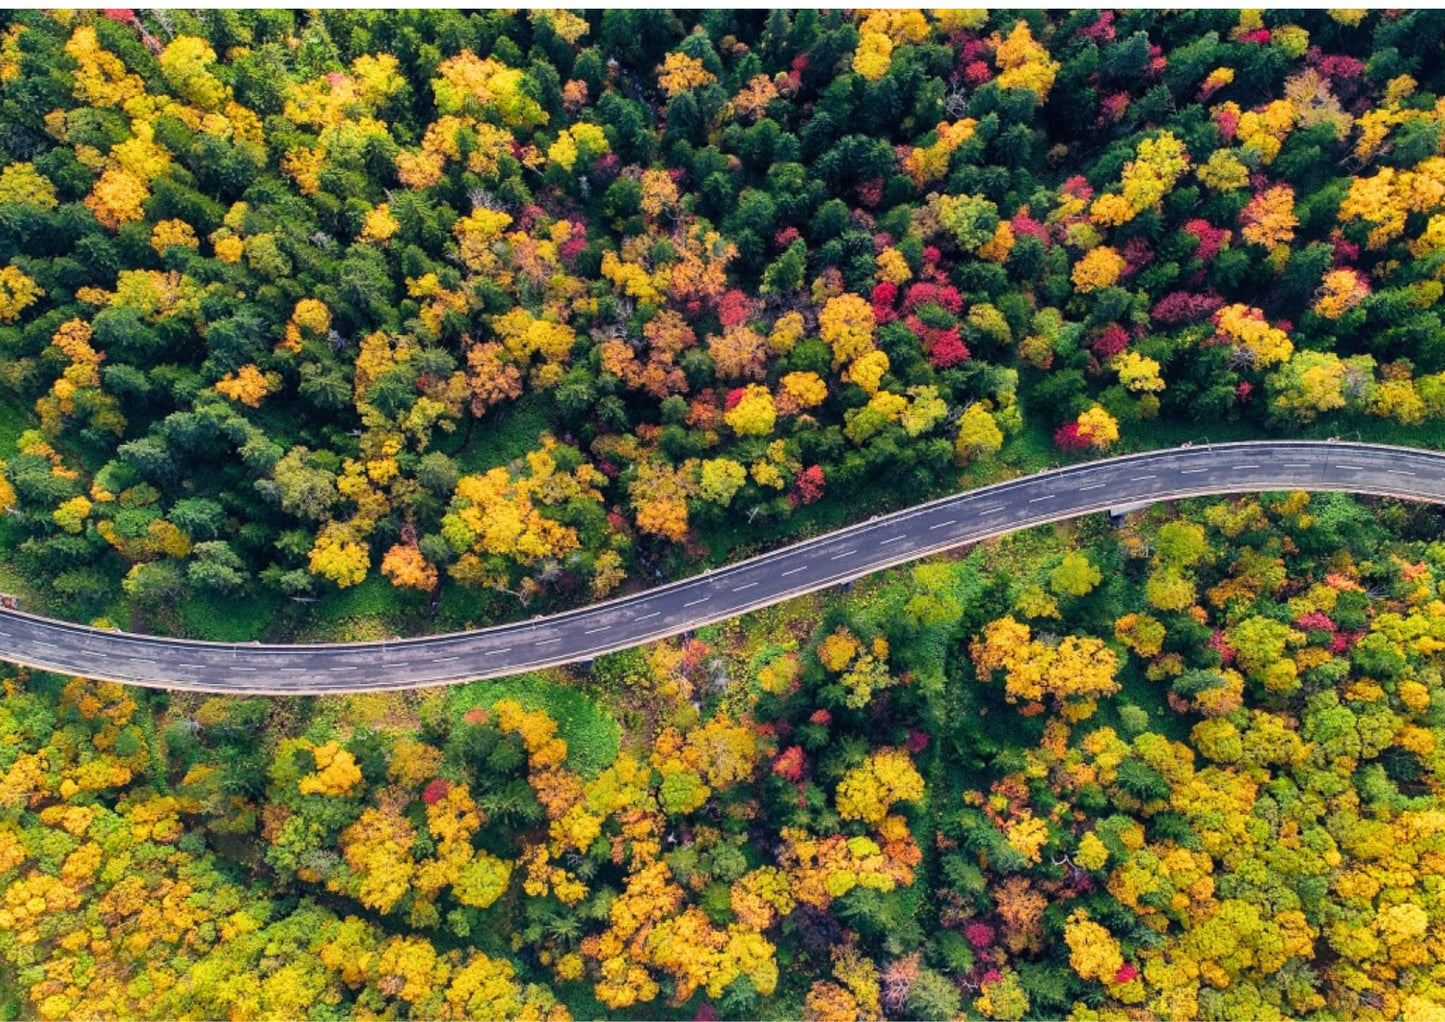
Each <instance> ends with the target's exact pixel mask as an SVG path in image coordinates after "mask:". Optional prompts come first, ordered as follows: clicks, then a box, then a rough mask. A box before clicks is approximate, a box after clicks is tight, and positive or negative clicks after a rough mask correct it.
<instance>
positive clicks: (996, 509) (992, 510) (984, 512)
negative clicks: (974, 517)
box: [979, 507, 1003, 517]
mask: <svg viewBox="0 0 1445 1022" xmlns="http://www.w3.org/2000/svg"><path fill="white" fill-rule="evenodd" d="M1002 510H1003V508H1001V507H987V508H984V509H983V510H982V511H980V512H979V517H982V516H984V515H996V514H998V513H999V512H1000V511H1002Z"/></svg>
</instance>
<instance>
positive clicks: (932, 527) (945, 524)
mask: <svg viewBox="0 0 1445 1022" xmlns="http://www.w3.org/2000/svg"><path fill="white" fill-rule="evenodd" d="M957 521H958V519H957V518H950V519H949V520H948V521H946V522H938V523H937V524H935V525H930V526H929V527H928V531H929V532H932V531H933V530H935V529H946V528H948V527H949V526H950V525H952V524H954V523H955V522H957Z"/></svg>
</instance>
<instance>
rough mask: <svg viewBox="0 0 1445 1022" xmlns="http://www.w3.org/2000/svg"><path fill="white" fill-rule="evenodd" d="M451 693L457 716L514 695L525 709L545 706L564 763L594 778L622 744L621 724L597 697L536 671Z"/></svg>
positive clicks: (460, 687)
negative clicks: (564, 752) (563, 743)
mask: <svg viewBox="0 0 1445 1022" xmlns="http://www.w3.org/2000/svg"><path fill="white" fill-rule="evenodd" d="M449 698H450V701H451V712H452V714H453V715H454V716H458V717H459V716H461V715H462V714H464V713H466V712H467V711H468V710H471V709H474V708H476V707H478V706H480V707H484V708H487V709H490V708H491V707H493V706H495V705H496V704H497V703H498V702H499V701H500V700H502V699H515V700H516V701H517V702H518V703H520V704H521V705H522V706H523V708H525V709H528V710H545V711H546V712H547V715H548V716H549V717H551V718H552V719H553V720H555V721H556V722H557V733H558V735H560V736H561V737H562V738H563V739H564V740H565V741H566V742H567V766H568V767H569V768H571V769H572V770H575V771H577V772H578V773H579V774H581V775H582V776H583V777H588V778H590V777H596V776H597V774H598V773H599V772H601V771H602V770H603V769H605V768H606V767H607V766H608V765H609V764H610V763H612V761H613V760H615V759H616V758H617V753H618V751H619V750H620V749H621V747H622V729H621V728H620V727H619V726H618V724H617V721H615V720H613V719H612V717H610V716H609V715H608V714H607V712H606V711H605V710H603V709H602V707H601V706H599V705H598V704H597V702H596V701H594V700H592V699H590V698H588V697H587V696H586V695H584V694H583V693H581V692H579V691H577V690H576V689H575V688H571V687H569V686H567V685H561V684H557V683H556V682H552V681H548V680H547V679H546V678H543V677H541V676H539V675H536V674H523V675H519V676H517V677H514V678H500V679H497V680H495V681H473V682H469V683H468V684H466V685H460V686H458V687H457V688H454V689H452V690H451V692H450V693H449Z"/></svg>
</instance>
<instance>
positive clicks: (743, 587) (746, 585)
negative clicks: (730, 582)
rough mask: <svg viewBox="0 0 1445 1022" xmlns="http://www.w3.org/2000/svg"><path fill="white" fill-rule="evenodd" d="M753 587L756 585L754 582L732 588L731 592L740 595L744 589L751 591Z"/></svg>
mask: <svg viewBox="0 0 1445 1022" xmlns="http://www.w3.org/2000/svg"><path fill="white" fill-rule="evenodd" d="M755 585H757V583H756V582H747V583H744V584H743V585H740V586H733V592H735V593H740V592H742V591H743V590H744V589H751V588H752V587H753V586H755Z"/></svg>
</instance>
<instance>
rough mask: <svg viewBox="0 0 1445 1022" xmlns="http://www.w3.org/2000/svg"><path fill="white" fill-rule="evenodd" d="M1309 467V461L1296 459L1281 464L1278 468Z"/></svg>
mask: <svg viewBox="0 0 1445 1022" xmlns="http://www.w3.org/2000/svg"><path fill="white" fill-rule="evenodd" d="M1309 467H1310V466H1309V463H1308V462H1305V461H1296V462H1291V463H1290V464H1287V465H1281V466H1280V468H1309Z"/></svg>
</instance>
